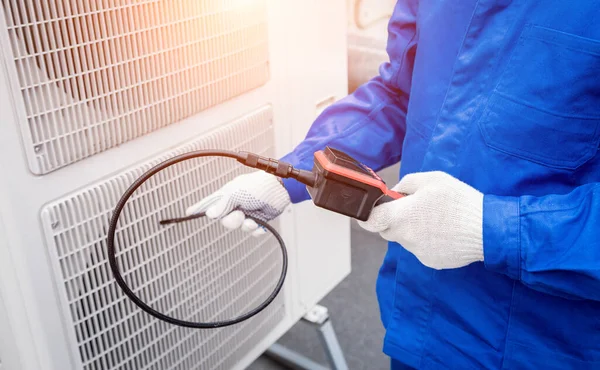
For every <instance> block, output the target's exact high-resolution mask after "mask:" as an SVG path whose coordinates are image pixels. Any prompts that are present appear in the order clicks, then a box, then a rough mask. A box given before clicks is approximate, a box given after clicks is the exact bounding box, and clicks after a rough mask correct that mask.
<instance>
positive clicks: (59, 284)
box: [0, 0, 350, 370]
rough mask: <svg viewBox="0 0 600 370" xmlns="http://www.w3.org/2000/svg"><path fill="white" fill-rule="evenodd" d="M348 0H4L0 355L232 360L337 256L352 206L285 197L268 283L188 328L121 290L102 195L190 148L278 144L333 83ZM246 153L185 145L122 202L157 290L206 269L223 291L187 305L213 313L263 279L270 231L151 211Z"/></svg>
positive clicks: (108, 196) (299, 304)
mask: <svg viewBox="0 0 600 370" xmlns="http://www.w3.org/2000/svg"><path fill="white" fill-rule="evenodd" d="M345 6H346V4H345V2H344V0H334V1H326V2H323V1H318V0H306V1H302V2H298V1H291V0H285V1H282V0H93V1H91V0H2V6H1V7H0V12H1V13H2V14H1V15H2V16H0V46H1V49H0V50H1V51H0V53H1V57H0V61H1V63H0V66H1V71H0V109H1V112H2V123H1V124H0V173H1V175H0V369H2V370H40V369H42V370H46V369H47V370H68V369H86V370H99V369H135V370H138V369H160V370H162V369H243V368H245V367H246V366H247V365H249V364H250V363H251V362H252V361H253V360H254V359H255V358H256V357H258V356H259V355H260V354H261V353H262V352H263V351H265V350H266V349H267V348H268V347H269V346H270V345H271V344H273V343H274V342H275V341H276V340H277V339H278V338H279V337H280V336H281V335H282V334H283V333H285V332H286V331H287V330H288V329H289V328H290V327H291V326H292V325H293V324H294V323H295V322H297V321H298V319H300V318H301V317H302V316H303V315H304V314H306V312H307V311H308V310H309V309H310V308H312V307H313V306H314V305H315V304H316V303H317V302H318V301H319V300H320V299H321V298H323V296H324V295H326V294H327V293H328V292H329V291H330V290H331V289H332V288H333V287H335V285H336V284H337V283H339V282H340V281H341V280H342V279H343V278H344V277H345V276H346V275H347V274H348V273H349V271H350V250H349V248H350V243H349V238H350V236H349V233H350V232H349V230H350V223H349V221H348V219H347V218H344V217H341V216H338V215H335V214H332V213H328V212H326V211H324V210H321V209H318V208H316V207H314V206H312V205H311V204H309V203H306V204H302V205H298V206H295V207H292V208H290V209H289V210H288V211H287V212H286V213H285V214H284V215H282V217H281V218H280V220H278V221H277V222H274V225H275V226H276V228H277V229H278V230H279V231H280V232H281V234H282V236H283V238H284V239H285V241H286V243H287V246H288V250H289V258H290V265H289V268H288V277H287V280H286V283H285V286H284V288H283V290H282V292H281V294H280V295H279V296H278V297H277V299H276V300H275V301H274V302H273V303H272V304H271V305H270V306H269V307H268V308H267V309H266V310H265V311H263V312H261V313H260V314H259V315H258V316H256V317H254V318H252V319H250V320H248V321H245V322H243V323H241V324H239V325H235V326H231V327H226V328H222V329H214V330H213V329H210V330H194V329H186V328H180V327H175V326H172V325H169V324H166V323H164V322H162V321H159V320H157V319H155V318H153V317H151V316H149V315H147V314H145V313H144V312H142V311H141V310H140V309H139V308H138V307H137V306H135V305H134V304H132V303H131V302H130V301H129V300H128V299H127V298H126V297H125V295H124V294H122V292H121V291H120V289H119V288H118V287H117V285H116V283H115V282H114V279H113V278H112V275H111V273H110V269H109V267H108V262H107V255H106V231H107V228H108V221H109V218H110V215H111V212H112V210H113V208H114V206H115V205H116V202H117V201H118V199H119V198H120V196H121V194H122V193H123V192H124V191H125V190H126V188H127V187H128V186H129V185H130V184H131V183H132V182H133V181H134V179H135V178H136V177H137V176H139V175H140V174H141V173H143V172H144V171H146V170H147V169H149V168H150V166H152V165H153V164H156V163H158V162H159V161H161V160H164V159H166V158H169V157H172V156H174V155H177V154H180V153H183V152H186V151H190V150H195V149H202V148H205V149H207V148H218V149H235V150H247V151H253V152H257V153H260V154H263V155H268V156H274V157H279V156H281V155H283V154H285V153H287V152H288V151H290V150H291V149H292V148H293V147H294V145H295V144H296V143H297V142H299V141H300V140H301V139H302V138H303V137H304V135H305V133H306V131H307V130H308V127H309V126H310V124H311V123H312V121H313V120H314V118H315V116H316V115H317V114H318V112H320V111H321V110H322V109H323V108H324V105H326V104H329V103H331V102H333V101H335V100H336V99H339V98H341V97H343V96H344V95H345V94H346V91H347V73H346V72H347V69H346V68H345V66H346V61H347V54H346V25H347V19H346V17H345V14H346V13H345V11H344V9H345ZM340 66H344V68H340ZM244 171H247V170H246V169H244V168H242V167H241V166H239V165H236V164H235V163H233V162H232V161H227V160H225V159H219V158H213V159H210V160H206V161H202V162H193V161H190V162H189V163H184V164H181V165H180V166H178V167H176V168H174V169H172V170H170V171H165V172H164V173H161V174H159V175H158V176H156V178H154V179H153V180H152V181H151V183H150V184H149V185H148V186H147V187H146V188H145V189H144V194H143V195H141V196H140V197H138V198H137V199H135V200H134V201H133V202H134V203H132V204H133V205H132V207H131V209H130V210H129V211H126V212H125V213H124V215H123V217H124V219H125V223H126V226H124V227H125V228H126V229H127V231H128V232H129V235H130V236H129V237H127V238H125V237H123V239H122V240H121V243H122V244H123V245H126V247H127V248H128V250H129V251H130V252H129V253H130V256H131V257H130V260H129V262H130V263H131V264H132V265H134V266H135V265H136V263H139V264H141V266H139V269H140V270H141V271H143V274H144V278H145V279H146V280H147V281H145V282H144V283H146V285H145V286H146V290H147V291H151V292H153V293H155V294H157V295H161V294H164V295H165V297H167V298H168V299H163V300H162V301H161V302H162V303H160V304H162V305H163V308H165V307H173V306H177V304H178V300H177V299H192V300H193V299H194V297H195V296H196V295H198V294H200V291H201V289H202V287H203V282H204V281H205V280H206V279H212V281H217V282H218V284H219V286H220V287H221V291H219V292H215V294H214V299H213V300H212V301H211V302H198V306H199V308H198V309H202V310H204V312H205V313H206V312H208V313H209V314H210V313H212V314H214V316H215V317H216V316H218V315H219V313H221V312H222V311H223V310H226V309H228V307H232V306H236V307H250V306H252V305H255V304H256V299H257V297H260V296H261V295H264V293H265V290H268V289H269V287H271V285H270V284H272V283H273V282H274V281H275V280H276V279H277V277H278V274H279V268H280V263H281V262H280V261H281V256H280V254H278V252H277V249H276V248H273V245H274V244H275V245H276V242H275V240H274V239H273V238H269V237H266V238H259V239H257V238H253V237H251V236H246V235H245V234H244V233H243V232H241V231H231V232H226V231H225V230H224V229H223V228H221V227H220V226H219V224H218V223H214V224H213V223H210V224H209V223H207V222H204V221H198V222H197V223H194V224H187V225H185V226H183V225H182V226H181V227H175V228H160V227H159V226H158V224H157V223H156V222H151V221H152V220H155V219H156V218H157V217H158V215H162V216H164V215H167V214H169V215H173V214H175V215H176V214H177V213H178V212H183V211H184V210H185V208H186V206H188V205H190V204H192V203H193V202H196V201H198V200H199V199H201V198H202V197H204V196H206V195H208V194H210V193H211V192H213V191H214V190H216V189H218V188H219V187H220V186H221V185H223V184H225V183H226V182H227V181H228V180H230V179H232V178H233V177H234V176H236V175H238V174H240V173H242V172H244ZM269 247H270V248H269ZM149 253H150V254H151V258H149V259H148V260H145V259H139V258H138V257H139V256H140V255H142V254H144V255H145V256H146V257H147V255H148V254H149ZM207 253H209V254H211V255H210V256H211V258H210V259H209V258H208V257H207V256H208V254H207ZM209 260H210V261H213V262H212V263H210V264H208V263H206V261H209ZM149 261H150V262H149ZM214 261H217V262H218V263H217V262H214ZM267 293H268V292H267ZM176 298H177V299H176ZM211 310H212V311H211Z"/></svg>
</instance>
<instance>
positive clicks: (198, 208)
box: [185, 192, 223, 216]
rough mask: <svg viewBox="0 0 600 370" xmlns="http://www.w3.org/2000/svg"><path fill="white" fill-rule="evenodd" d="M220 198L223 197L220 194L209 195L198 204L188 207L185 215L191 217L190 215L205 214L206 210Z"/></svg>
mask: <svg viewBox="0 0 600 370" xmlns="http://www.w3.org/2000/svg"><path fill="white" fill-rule="evenodd" d="M222 197H223V195H222V194H221V193H220V192H216V193H212V194H211V195H209V196H207V197H206V198H204V199H202V200H201V201H199V202H198V203H196V204H193V205H191V206H189V207H188V208H187V209H186V210H185V215H186V216H191V215H197V214H198V213H203V212H206V210H207V209H208V208H210V207H211V206H212V205H214V204H215V203H216V202H218V201H219V199H221V198H222Z"/></svg>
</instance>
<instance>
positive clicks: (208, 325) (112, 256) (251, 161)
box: [107, 150, 315, 329]
mask: <svg viewBox="0 0 600 370" xmlns="http://www.w3.org/2000/svg"><path fill="white" fill-rule="evenodd" d="M201 157H227V158H232V159H236V160H237V161H238V162H240V163H242V164H244V165H246V166H248V167H252V168H258V169H261V170H264V171H266V172H269V173H272V174H274V175H276V176H279V177H284V178H285V177H289V178H295V179H297V180H298V181H300V182H302V183H304V184H307V185H313V184H314V181H315V180H314V175H313V174H312V172H310V171H303V170H296V169H294V168H293V167H292V166H291V165H289V164H287V163H283V162H279V161H277V160H273V159H270V158H265V157H261V156H258V155H256V154H252V153H247V152H233V151H226V150H199V151H194V152H190V153H185V154H181V155H178V156H175V157H173V158H170V159H168V160H166V161H164V162H162V163H159V164H158V165H156V166H154V167H152V168H151V169H150V170H148V171H147V172H145V173H144V174H143V175H141V176H140V177H139V178H138V179H136V180H135V181H134V183H133V184H131V186H130V187H129V188H128V189H127V191H125V193H124V194H123V196H122V197H121V199H120V200H119V202H118V203H117V205H116V207H115V209H114V211H113V214H112V217H111V220H110V224H109V228H108V236H107V249H108V261H109V264H110V268H111V271H112V274H113V276H114V278H115V280H116V282H117V284H118V285H119V287H120V288H121V289H122V290H123V293H125V295H126V296H127V297H128V298H129V299H131V301H133V303H135V304H136V305H137V306H138V307H139V308H140V309H142V310H143V311H144V312H146V313H148V314H149V315H152V316H154V317H155V318H157V319H160V320H162V321H166V322H168V323H170V324H173V325H177V326H182V327H187V328H196V329H215V328H221V327H225V326H230V325H234V324H237V323H240V322H242V321H244V320H247V319H249V318H251V317H253V316H255V315H256V314H258V313H259V312H261V311H262V310H264V309H265V308H266V307H267V306H268V305H269V304H271V302H273V300H274V299H275V298H276V297H277V295H278V294H279V292H280V291H281V288H282V287H283V283H284V282H285V277H286V274H287V268H288V254H287V249H286V246H285V242H284V241H283V238H282V237H281V235H279V233H278V232H277V230H275V228H274V227H272V226H271V225H269V224H268V223H266V222H263V221H261V220H258V219H256V218H253V217H248V218H250V219H252V220H253V221H254V222H256V223H257V224H258V225H260V226H262V227H264V228H265V229H266V230H267V231H269V232H270V233H271V234H272V235H273V236H274V237H275V239H277V242H278V243H279V246H280V248H281V255H282V268H281V275H280V276H279V280H278V281H277V285H276V286H275V289H274V290H273V292H272V293H271V294H270V295H269V296H268V297H267V298H266V299H265V300H264V301H263V302H262V303H261V304H260V305H258V306H257V307H256V308H254V309H252V310H251V311H249V312H247V313H245V314H243V315H240V316H238V317H235V318H233V319H230V320H223V321H214V322H192V321H185V320H180V319H176V318H174V317H171V316H168V315H166V314H164V313H161V312H159V311H157V310H155V309H154V308H152V307H150V306H149V305H147V304H146V303H145V302H144V301H143V300H142V299H140V298H139V297H138V296H137V295H136V294H135V293H134V292H133V291H132V290H131V289H130V288H129V286H128V285H127V283H126V282H125V279H124V278H123V276H122V275H121V272H120V270H119V266H118V263H117V257H116V251H115V234H116V230H117V223H118V221H119V216H120V215H121V212H122V211H123V208H124V207H125V205H126V203H127V201H128V200H129V199H130V198H131V196H132V195H133V193H135V191H136V190H137V189H139V188H140V187H141V186H142V185H143V184H144V183H145V182H146V181H148V179H150V178H151V177H152V176H154V175H155V174H157V173H158V172H160V171H162V170H164V169H166V168H168V167H170V166H173V165H175V164H177V163H180V162H183V161H186V160H189V159H193V158H201ZM200 217H204V214H197V215H192V216H187V217H181V218H173V219H168V220H163V221H161V222H160V224H161V225H169V224H175V223H181V222H186V221H190V220H193V219H197V218H200Z"/></svg>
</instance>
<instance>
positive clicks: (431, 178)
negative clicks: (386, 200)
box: [392, 171, 448, 194]
mask: <svg viewBox="0 0 600 370" xmlns="http://www.w3.org/2000/svg"><path fill="white" fill-rule="evenodd" d="M446 176H448V175H446V174H445V173H443V172H441V171H432V172H417V173H411V174H408V175H406V176H404V177H403V178H402V180H400V182H399V183H398V184H396V186H394V187H393V188H392V190H394V191H397V192H399V193H404V194H414V193H416V192H417V190H419V189H421V188H423V187H424V186H426V185H428V184H434V183H436V182H440V181H442V180H443V179H444V178H445V177H446Z"/></svg>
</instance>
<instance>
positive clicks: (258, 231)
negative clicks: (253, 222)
mask: <svg viewBox="0 0 600 370" xmlns="http://www.w3.org/2000/svg"><path fill="white" fill-rule="evenodd" d="M266 233H267V230H266V229H265V228H264V227H262V226H259V227H258V228H257V229H256V230H254V231H253V232H252V236H254V237H256V238H258V237H259V236H262V235H265V234H266Z"/></svg>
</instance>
